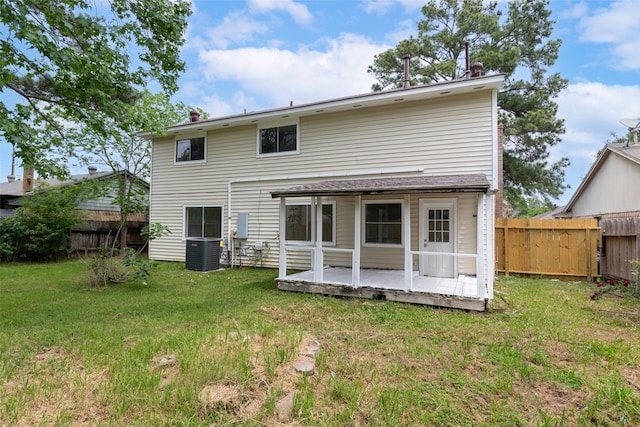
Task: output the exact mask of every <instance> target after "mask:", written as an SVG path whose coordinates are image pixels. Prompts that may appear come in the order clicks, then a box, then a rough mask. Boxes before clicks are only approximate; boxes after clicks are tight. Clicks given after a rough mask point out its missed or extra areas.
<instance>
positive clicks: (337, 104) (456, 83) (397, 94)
mask: <svg viewBox="0 0 640 427" xmlns="http://www.w3.org/2000/svg"><path fill="white" fill-rule="evenodd" d="M503 83H504V75H502V74H494V75H490V76H480V77H472V78H469V79H459V80H449V81H444V82H437V83H431V84H427V85H417V86H411V87H408V88H400V89H392V90H386V91H382V92H370V93H366V94H360V95H353V96H349V97H345V98H337V99H332V100H328V101H321V102H314V103H308V104H301V105H296V106H294V105H293V103H292V104H291V105H290V106H289V107H284V108H276V109H271V110H264V111H255V112H245V113H243V114H237V115H233V116H226V117H218V118H211V119H205V120H199V121H197V122H187V123H180V124H176V125H174V126H170V127H169V128H167V133H169V134H171V135H179V134H187V133H194V132H199V131H204V130H212V129H220V128H224V127H229V126H239V125H247V124H251V123H258V122H260V121H264V120H274V119H278V118H289V119H296V118H300V117H304V116H314V115H318V114H327V113H335V112H342V111H351V110H353V109H356V108H368V107H376V106H382V105H397V104H398V103H402V102H408V101H417V100H425V99H436V98H442V97H446V96H453V95H457V94H463V93H473V92H477V91H479V90H498V89H500V87H502V84H503ZM138 135H139V136H141V137H143V138H148V139H151V138H153V137H155V136H157V134H156V133H155V132H140V133H139V134H138Z"/></svg>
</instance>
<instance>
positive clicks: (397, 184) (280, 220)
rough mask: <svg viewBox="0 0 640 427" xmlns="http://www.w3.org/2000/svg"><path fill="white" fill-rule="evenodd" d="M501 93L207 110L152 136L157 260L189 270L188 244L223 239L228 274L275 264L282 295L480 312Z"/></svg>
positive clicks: (485, 89) (488, 277)
mask: <svg viewBox="0 0 640 427" xmlns="http://www.w3.org/2000/svg"><path fill="white" fill-rule="evenodd" d="M503 81H504V78H503V76H502V75H494V76H478V77H471V78H468V79H464V80H455V81H449V82H444V83H434V84H430V85H421V86H414V87H406V88H403V89H396V90H390V91H385V92H376V93H368V94H364V95H355V96H351V97H346V98H341V99H334V100H329V101H322V102H317V103H311V104H304V105H299V106H294V105H293V104H292V105H291V106H289V107H286V108H280V109H274V110H268V111H260V112H247V113H245V114H240V115H235V116H229V117H221V118H213V119H207V120H199V116H198V115H197V113H196V114H195V115H194V116H192V118H191V122H188V123H185V124H179V125H175V126H172V127H170V128H168V129H167V133H166V134H165V135H155V134H151V133H143V134H141V135H142V136H144V137H146V138H149V139H152V141H153V145H152V147H153V150H152V178H151V195H150V197H151V204H150V220H151V221H152V222H159V223H162V224H164V225H166V226H168V227H169V229H170V230H171V231H172V234H171V235H169V236H164V237H161V238H159V239H156V240H154V241H153V242H151V245H150V251H149V256H150V258H153V259H157V260H171V261H185V254H186V250H185V248H186V245H187V244H188V243H189V239H194V240H195V239H197V238H202V237H205V238H220V239H222V240H223V241H224V244H225V249H224V250H223V254H224V255H225V259H226V262H227V263H228V264H229V265H257V266H264V267H278V268H279V276H278V279H277V283H278V287H279V288H280V289H286V290H295V291H303V292H316V293H323V294H334V295H348V296H359V297H369V298H387V299H390V300H401V301H408V302H413V303H419V304H431V305H438V306H447V307H461V308H467V309H474V310H484V309H485V308H486V305H487V303H488V302H490V301H491V300H492V298H493V278H494V221H493V219H494V214H495V213H494V212H495V211H494V209H495V207H494V205H495V198H496V192H497V190H498V188H499V186H500V184H499V182H500V181H499V179H498V177H499V175H501V173H499V172H498V171H499V157H500V156H501V151H499V150H501V149H499V147H498V145H499V144H498V141H499V130H498V117H497V101H496V99H497V91H498V89H499V88H500V87H501V85H502V84H503ZM500 139H501V138H500ZM499 153H500V155H499ZM292 270H295V272H294V271H292Z"/></svg>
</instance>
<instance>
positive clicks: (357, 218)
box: [351, 195, 362, 288]
mask: <svg viewBox="0 0 640 427" xmlns="http://www.w3.org/2000/svg"><path fill="white" fill-rule="evenodd" d="M361 207H362V196H359V195H358V196H355V206H354V210H353V211H354V217H353V259H352V260H351V284H352V285H353V287H354V288H357V287H359V286H360V245H362V240H361V239H362V234H361V233H362V215H361Z"/></svg>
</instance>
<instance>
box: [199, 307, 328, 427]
mask: <svg viewBox="0 0 640 427" xmlns="http://www.w3.org/2000/svg"><path fill="white" fill-rule="evenodd" d="M263 309H267V308H263ZM291 339H292V338H291V337H286V336H285V335H284V334H282V333H281V332H273V333H272V334H268V335H267V336H261V335H258V334H256V335H251V336H248V335H243V334H242V333H235V332H234V333H231V334H227V335H224V336H219V337H216V339H215V342H216V344H217V345H218V346H220V345H223V346H224V345H226V346H235V345H237V344H238V343H243V344H244V345H248V346H249V349H250V352H251V357H250V360H251V378H252V380H251V382H250V383H249V384H243V385H242V387H241V386H239V385H237V384H229V383H227V382H222V383H216V384H209V385H207V386H206V387H204V388H203V389H202V390H201V392H200V394H199V400H200V402H201V406H202V414H203V416H206V415H207V414H209V413H211V411H220V410H223V411H225V412H227V413H229V414H234V415H238V416H240V417H243V418H250V417H253V416H255V415H256V414H258V413H260V412H261V411H263V410H265V404H266V401H267V399H268V398H269V395H270V394H271V393H275V394H276V395H275V397H276V399H277V400H278V402H277V404H276V407H275V409H276V411H279V410H280V409H279V408H282V405H283V403H282V401H283V399H284V397H286V396H292V395H293V394H294V393H295V392H296V390H297V384H298V382H299V381H300V378H301V377H302V375H303V374H301V373H300V372H298V371H297V370H296V368H295V366H296V365H297V364H299V363H300V362H302V361H306V362H309V361H311V362H313V361H314V356H315V353H317V352H318V351H319V350H320V348H319V343H318V341H317V340H316V339H315V338H313V337H311V336H307V335H305V336H303V337H301V338H300V339H299V342H298V343H297V344H296V345H295V346H294V347H293V348H292V349H290V347H291V345H292V343H291ZM288 352H290V353H288ZM274 354H275V355H276V356H279V357H280V359H275V361H274V357H276V356H274ZM286 354H290V357H288V358H287V357H285V355H286ZM267 355H269V356H270V357H267ZM274 365H275V366H274ZM272 398H273V396H272ZM290 400H292V399H290ZM291 405H292V402H290V403H289V404H288V405H286V406H287V407H286V408H285V409H284V411H290V409H291ZM271 415H277V414H267V416H271ZM280 415H281V414H280ZM278 419H279V423H282V422H284V421H287V422H289V421H290V420H289V419H288V417H282V416H280V417H279V418H278ZM283 425H284V424H283ZM287 425H295V424H287Z"/></svg>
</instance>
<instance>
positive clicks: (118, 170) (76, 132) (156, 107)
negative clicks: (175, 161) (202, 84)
mask: <svg viewBox="0 0 640 427" xmlns="http://www.w3.org/2000/svg"><path fill="white" fill-rule="evenodd" d="M126 110H127V111H128V114H127V115H126V116H124V117H121V118H119V119H118V120H116V119H114V118H112V117H109V116H108V115H106V114H103V113H100V112H96V116H97V117H101V121H102V123H103V126H104V128H105V129H104V130H101V131H100V132H96V130H95V129H94V128H93V127H91V126H86V125H84V124H80V125H78V126H76V127H74V128H71V129H69V130H68V132H67V139H68V140H69V141H71V142H72V146H73V147H74V149H76V150H74V151H72V152H69V153H67V156H68V158H72V157H75V158H76V159H78V160H79V161H80V162H81V163H82V164H94V165H101V166H106V167H107V169H109V170H110V171H111V172H113V180H112V181H115V182H109V181H104V184H105V185H104V187H105V188H104V191H108V192H109V194H105V196H113V194H114V193H113V188H114V187H115V188H116V189H117V191H116V193H115V198H114V205H115V206H117V207H118V208H119V211H120V225H121V227H120V229H119V232H118V234H119V235H118V236H116V237H117V239H116V240H119V241H120V243H121V246H122V247H125V246H126V244H127V218H128V217H129V215H130V214H132V213H140V212H146V211H147V210H148V197H147V193H148V191H147V188H146V186H144V185H142V183H141V182H140V180H139V179H148V178H149V175H150V173H149V172H150V165H149V160H150V158H151V142H150V140H148V139H145V138H142V137H140V136H139V134H138V132H139V131H140V130H141V129H148V130H155V129H162V130H164V129H166V127H167V126H169V125H173V124H176V123H178V122H180V121H181V120H183V119H184V118H186V117H188V116H189V111H190V108H189V107H187V106H186V105H185V104H183V103H178V104H173V103H171V101H170V99H169V97H168V96H167V95H165V94H152V93H150V92H149V91H143V92H142V93H141V95H140V98H139V99H138V100H137V101H136V102H135V103H134V104H133V105H129V106H127V107H126ZM202 114H203V117H206V114H204V113H202ZM46 129H47V130H49V131H51V129H50V128H49V127H47V128H46ZM53 132H55V130H53ZM46 133H47V132H45V134H46ZM77 149H80V150H79V151H78V150H77ZM114 184H115V185H114Z"/></svg>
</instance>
